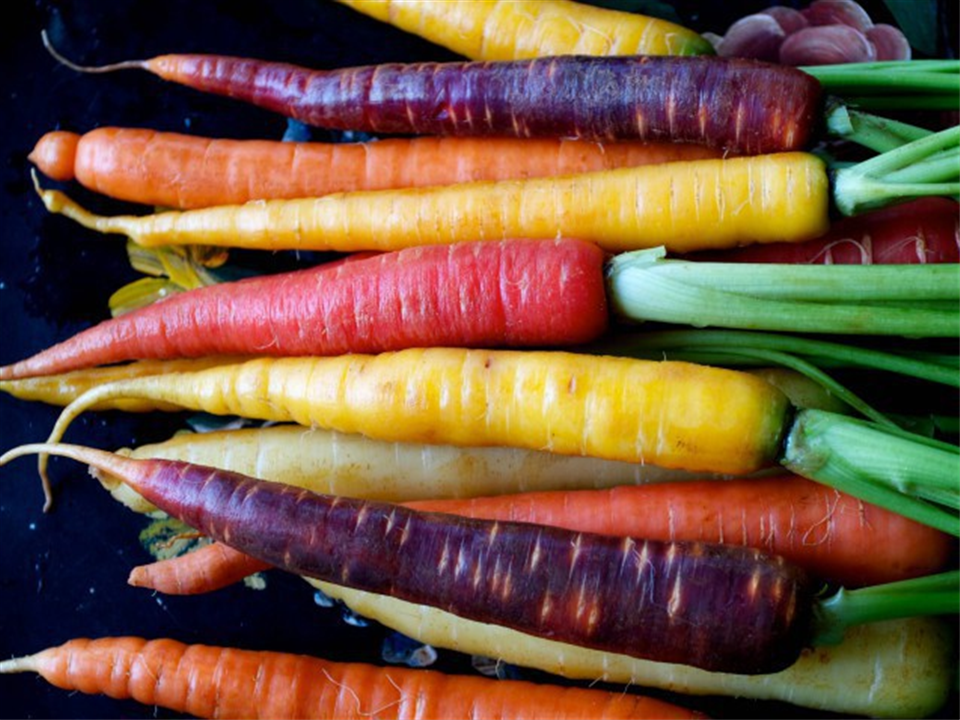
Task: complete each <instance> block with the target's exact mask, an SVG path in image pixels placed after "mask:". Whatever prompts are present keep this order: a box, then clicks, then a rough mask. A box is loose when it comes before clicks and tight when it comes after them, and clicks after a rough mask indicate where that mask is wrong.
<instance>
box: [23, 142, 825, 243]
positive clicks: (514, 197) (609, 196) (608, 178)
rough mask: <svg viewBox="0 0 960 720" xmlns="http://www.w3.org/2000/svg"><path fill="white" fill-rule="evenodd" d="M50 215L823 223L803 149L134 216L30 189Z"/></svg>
mask: <svg viewBox="0 0 960 720" xmlns="http://www.w3.org/2000/svg"><path fill="white" fill-rule="evenodd" d="M38 191H39V192H40V196H41V198H42V200H43V202H44V204H45V205H46V207H47V209H48V210H50V211H51V212H55V213H62V214H64V215H66V216H68V217H70V218H72V219H74V220H75V221H77V222H79V223H80V224H81V225H83V226H85V227H88V228H90V229H93V230H96V231H97V232H102V233H119V234H123V235H126V236H128V237H129V238H130V239H132V240H133V241H134V242H136V243H138V244H140V245H145V246H152V245H170V244H174V245H179V244H204V245H220V246H232V247H246V248H257V249H264V250H278V249H301V250H306V249H310V250H342V251H356V250H389V249H397V248H401V247H408V246H412V245H434V244H448V243H454V242H459V241H464V240H471V241H472V240H504V239H509V238H557V237H575V238H579V239H581V240H586V241H590V242H594V243H597V244H598V245H599V246H600V247H602V248H604V249H606V250H609V251H612V252H619V251H623V250H631V249H637V248H646V247H656V246H660V245H663V246H665V247H666V248H667V249H668V250H670V251H672V252H679V253H683V252H692V251H694V250H705V249H709V248H727V247H733V246H737V245H743V244H748V243H758V242H759V243H765V242H787V241H791V242H795V241H800V240H808V239H812V238H815V237H818V236H820V235H822V234H823V233H825V232H826V231H827V229H828V227H829V216H828V208H829V203H830V183H829V180H828V177H827V173H826V170H825V166H824V164H823V162H822V161H821V160H820V159H819V158H817V157H816V156H814V155H811V154H808V153H781V154H776V155H762V156H758V157H740V158H727V159H706V160H691V161H683V162H674V163H666V164H662V165H647V166H644V167H638V168H620V169H616V170H605V171H598V172H592V173H582V174H576V175H566V176H558V177H550V178H530V179H526V180H501V181H496V182H492V181H478V182H473V183H459V184H454V185H443V186H436V187H428V188H407V189H401V190H372V191H356V192H350V193H343V194H335V195H327V196H325V197H320V198H301V199H295V200H267V201H264V202H258V203H247V204H245V205H227V206H221V207H215V208H205V209H199V210H186V211H180V212H174V211H170V212H161V213H155V214H151V215H146V216H133V215H117V216H97V215H93V214H91V213H89V212H88V211H86V210H84V209H83V208H81V207H80V206H78V205H77V204H76V203H75V202H73V201H72V200H70V199H69V198H68V197H67V196H66V195H64V194H63V193H62V192H59V191H56V190H41V189H40V188H39V187H38Z"/></svg>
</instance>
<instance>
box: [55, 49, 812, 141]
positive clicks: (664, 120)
mask: <svg viewBox="0 0 960 720" xmlns="http://www.w3.org/2000/svg"><path fill="white" fill-rule="evenodd" d="M49 47H50V46H49V43H48V48H49ZM50 50H51V52H53V53H54V54H55V55H56V53H55V51H54V50H53V48H50ZM56 57H58V59H59V60H60V61H61V62H63V63H65V64H67V65H69V66H70V67H73V68H74V69H77V70H82V71H92V72H104V71H112V70H118V69H141V70H146V71H148V72H152V73H154V74H156V75H158V76H159V77H162V78H164V79H165V80H169V81H172V82H177V83H181V84H183V85H187V86H190V87H193V88H196V89H198V90H201V91H203V92H208V93H215V94H220V95H226V96H229V97H233V98H236V99H239V100H242V101H245V102H249V103H253V104H255V105H258V106H260V107H263V108H266V109H268V110H272V111H275V112H278V113H281V114H284V115H287V116H289V117H292V118H296V119H297V120H300V121H302V122H305V123H308V124H310V125H317V126H321V127H327V128H335V129H350V130H363V131H367V132H373V133H386V134H422V135H510V136H517V137H537V136H541V137H578V138H587V139H595V140H612V139H640V140H672V141H676V142H691V143H697V144H703V145H709V146H712V147H720V148H724V149H727V150H729V151H731V152H735V153H744V154H756V153H767V152H777V151H783V150H796V149H799V148H801V147H803V146H804V145H805V144H806V142H807V140H808V139H809V138H810V136H811V134H812V131H813V125H814V120H815V117H816V116H817V114H818V112H819V110H820V106H819V103H820V94H821V91H820V83H819V82H818V81H817V80H815V79H814V78H813V77H811V76H810V75H808V74H806V73H804V72H801V71H799V70H796V69H795V68H789V67H785V66H781V65H774V64H766V63H760V62H757V61H752V60H742V59H737V58H716V57H652V56H635V55H634V56H618V57H587V56H575V55H570V56H561V57H548V58H536V59H533V60H518V61H502V62H448V63H414V64H406V65H404V64H399V63H394V64H384V65H377V66H365V67H355V68H347V69H338V70H310V69H307V68H303V67H299V66H296V65H289V64H285V63H277V62H267V61H263V60H255V59H247V58H238V57H226V56H220V55H162V56H159V57H155V58H152V59H149V60H144V61H130V62H122V63H117V64H114V65H107V66H102V67H98V68H90V67H86V68H85V67H81V66H78V65H75V64H73V63H70V62H69V61H67V60H65V59H64V58H62V57H60V56H59V55H56Z"/></svg>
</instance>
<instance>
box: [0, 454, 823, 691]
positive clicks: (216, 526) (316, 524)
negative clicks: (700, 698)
mask: <svg viewBox="0 0 960 720" xmlns="http://www.w3.org/2000/svg"><path fill="white" fill-rule="evenodd" d="M36 452H44V453H46V452H50V453H53V454H57V455H63V456H66V457H71V458H73V459H75V460H78V461H80V462H84V463H88V464H90V465H92V466H94V467H95V468H96V469H97V470H98V471H105V472H109V473H110V474H111V475H114V476H116V477H118V478H121V479H122V480H123V481H124V482H126V483H128V484H129V485H130V486H131V487H132V488H134V489H135V490H137V491H138V492H139V493H141V494H142V495H143V496H144V497H145V498H147V499H148V500H149V501H150V502H152V503H154V504H155V505H156V506H157V507H158V508H160V509H162V510H164V511H166V512H167V513H169V514H170V515H172V516H174V517H177V518H179V519H180V520H182V521H183V522H185V523H187V524H188V525H190V526H192V527H194V528H195V529H197V530H198V531H199V532H202V533H203V534H205V535H207V536H209V537H211V538H213V539H215V540H218V541H220V542H223V543H225V544H227V545H230V546H232V547H234V548H236V549H238V550H241V551H243V552H246V553H248V554H250V555H252V556H254V557H257V558H259V559H261V560H263V561H265V562H268V563H270V564H271V565H275V566H277V567H281V568H283V569H285V570H288V571H291V572H294V573H297V574H299V575H304V576H307V577H312V578H317V579H321V580H326V581H329V582H334V583H337V584H340V585H345V586H349V587H352V588H355V589H361V590H365V591H369V592H374V593H379V594H385V595H392V596H395V597H398V598H401V599H404V600H407V601H410V602H414V603H418V604H424V605H432V606H435V607H439V608H441V609H444V610H446V611H448V612H451V613H453V614H456V615H459V616H462V617H466V618H470V619H473V620H478V621H480V622H488V623H493V624H497V625H504V626H507V627H510V628H513V629H516V630H520V631H523V632H527V633H530V634H532V635H538V636H543V637H548V638H552V639H554V640H558V641H562V642H569V643H572V644H575V645H581V646H586V647H592V648H596V649H601V650H606V651H610V652H616V653H624V654H628V655H633V656H637V657H643V658H648V659H651V660H658V661H663V662H673V663H683V664H688V665H694V666H698V667H702V668H706V669H710V670H722V671H727V672H736V673H765V672H772V671H775V670H779V669H781V668H784V667H786V666H788V665H790V664H791V663H792V662H794V661H795V660H796V658H797V655H798V654H799V653H800V651H801V649H802V648H803V647H804V646H805V645H806V643H807V642H808V641H809V639H810V630H811V621H812V608H813V596H812V592H813V590H814V587H815V586H814V584H813V583H811V582H810V581H809V579H808V576H807V575H806V574H805V573H804V572H803V571H801V570H799V569H797V568H795V567H794V566H792V565H789V564H787V563H786V562H785V561H784V560H782V559H781V558H777V557H773V556H768V555H765V554H763V553H761V552H760V551H757V550H753V549H748V548H743V547H737V546H724V545H714V544H708V543H700V542H658V541H644V540H639V539H632V538H623V537H613V536H604V535H599V534H593V533H579V532H574V531H570V530H564V529H560V528H550V527H546V526H539V525H533V524H528V523H515V522H495V521H488V520H478V519H471V518H463V517H457V516H453V515H447V514H442V513H424V512H418V511H414V510H410V509H408V508H405V507H403V506H399V505H392V504H388V503H380V502H371V501H365V500H357V499H348V498H340V497H335V496H329V495H318V494H314V493H311V492H309V491H305V490H302V489H299V488H293V487H291V486H287V485H281V484H278V483H269V482H265V481H261V480H253V479H251V478H248V477H245V476H243V475H239V474H236V473H231V472H228V471H223V470H217V469H214V468H210V467H203V466H198V465H191V464H188V463H183V462H179V461H173V460H157V459H150V460H135V459H132V458H127V457H122V456H118V455H114V454H111V453H107V452H103V451H100V450H93V449H90V448H83V447H79V446H73V445H54V444H46V445H42V444H37V445H26V446H22V447H20V448H17V449H15V450H12V451H10V452H8V453H7V454H6V455H5V456H4V457H3V458H0V464H2V463H5V462H7V461H9V460H11V459H13V458H15V457H19V456H21V455H25V454H28V453H36ZM278 518H283V519H284V521H283V522H277V519H278Z"/></svg>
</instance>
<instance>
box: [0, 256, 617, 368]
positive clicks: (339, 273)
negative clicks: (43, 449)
mask: <svg viewBox="0 0 960 720" xmlns="http://www.w3.org/2000/svg"><path fill="white" fill-rule="evenodd" d="M603 261H604V255H603V253H602V252H601V251H600V249H599V248H597V247H596V246H595V245H592V244H589V243H585V242H581V241H575V240H557V241H545V242H535V241H514V242H504V243H473V244H457V245H449V246H433V247H421V248H409V249H407V250H401V251H398V252H396V253H391V254H384V255H376V256H373V257H368V258H363V259H359V260H352V261H350V262H342V263H336V264H334V265H332V266H326V265H319V266H317V267H314V268H310V269H306V270H299V271H294V272H291V273H280V274H275V275H267V276H260V277H255V278H249V279H246V280H241V281H238V282H234V283H221V284H217V285H213V286H207V287H201V288H196V289H194V290H188V291H186V292H183V293H178V294H176V295H173V296H171V297H169V298H167V299H165V300H163V301H162V302H159V303H154V304H153V305H149V306H146V307H143V308H140V309H138V310H134V311H132V312H129V313H126V314H124V315H122V316H120V317H117V318H113V319H110V320H106V321H104V322H102V323H100V324H99V325H96V326H94V327H92V328H89V329H87V330H85V331H83V332H81V333H79V334H77V335H75V336H73V337H71V338H69V339H67V340H65V341H63V342H61V343H59V344H57V345H55V346H53V347H51V348H48V349H46V350H44V351H42V352H40V353H38V354H36V355H34V356H33V357H30V358H27V359H26V360H23V361H20V362H18V363H14V364H12V365H8V366H5V367H2V368H0V380H10V379H17V378H24V377H32V376H36V375H47V374H53V373H63V372H66V371H70V370H76V369H79V368H84V367H92V366H96V365H103V364H108V363H116V362H120V361H123V360H133V359H167V358H190V357H202V356H205V355H247V356H254V355H269V356H296V355H338V354H342V353H347V352H382V351H386V350H397V349H401V348H406V347H423V346H431V345H440V346H468V347H470V346H473V347H489V346H512V345H515V346H551V345H558V344H563V345H567V344H577V343H582V342H586V341H589V340H592V339H596V338H597V337H599V335H600V334H601V333H602V332H603V331H604V329H605V328H606V326H607V305H606V289H605V286H604V278H603V270H602V268H603Z"/></svg>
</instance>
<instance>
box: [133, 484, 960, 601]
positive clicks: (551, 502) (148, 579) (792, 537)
mask: <svg viewBox="0 0 960 720" xmlns="http://www.w3.org/2000/svg"><path fill="white" fill-rule="evenodd" d="M404 504H405V505H406V506H407V507H410V508H413V509H415V510H421V511H426V512H442V513H450V514H454V515H461V516H465V517H474V518H483V519H486V520H503V521H510V522H527V523H534V524H537V525H552V526H555V527H562V528H566V529H568V530H575V531H578V532H591V533H603V534H605V535H616V536H620V537H627V536H629V537H642V538H646V539H650V540H663V541H676V540H685V541H691V540H697V541H701V542H710V543H727V544H737V545H745V546H749V547H754V548H757V549H759V550H763V551H765V552H767V553H770V554H772V555H780V556H782V557H783V558H785V559H786V560H788V561H790V562H793V563H795V564H797V565H798V566H800V567H802V568H804V569H806V570H807V571H808V572H810V573H811V574H813V575H815V576H816V577H818V578H821V579H822V580H824V581H827V582H833V583H836V584H837V585H840V586H843V587H846V588H855V587H864V586H868V585H879V584H882V583H887V582H896V581H898V580H906V579H909V578H914V577H921V576H923V575H928V574H932V573H935V572H938V571H940V570H942V569H943V568H946V567H947V566H948V564H949V563H950V562H951V559H953V558H954V557H955V553H956V547H955V544H954V542H953V539H952V538H951V537H950V536H949V535H947V534H946V533H942V532H940V531H938V530H935V529H934V528H931V527H928V526H925V525H921V524H920V523H916V522H914V521H912V520H909V519H907V518H905V517H903V516H902V515H897V514H896V513H893V512H890V511H888V510H884V509H883V508H880V507H877V506H874V505H869V504H867V503H863V502H861V501H859V500H857V499H855V498H853V497H850V496H848V495H845V494H843V493H839V492H837V491H836V490H833V489H832V488H829V487H827V486H824V485H821V484H819V483H815V482H812V481H810V480H807V479H805V478H801V477H797V476H791V475H786V476H778V477H763V478H748V479H733V480H726V481H724V482H715V481H705V482H698V481H690V482H683V483H670V482H666V483H656V484H651V485H643V486H620V487H616V488H611V489H606V490H576V491H569V492H565V491H541V492H529V493H520V494H516V495H497V496H486V497H473V498H449V499H438V500H417V501H411V502H407V503H404ZM268 567H270V566H269V565H267V564H266V563H263V562H260V561H258V560H256V559H255V558H251V557H250V556H248V555H244V554H242V553H239V552H237V551H235V550H231V549H229V548H227V547H225V546H223V545H222V544H220V543H213V544H211V545H209V546H205V547H203V548H198V549H197V550H194V551H192V552H190V553H188V554H186V555H183V556H181V557H176V558H170V559H167V560H161V561H157V562H153V563H150V564H148V565H142V566H139V567H136V568H134V569H133V570H132V571H131V575H130V580H129V582H130V584H131V585H135V586H138V587H147V588H150V589H153V590H156V591H159V592H163V593H166V594H173V595H185V594H199V593H204V592H211V591H213V590H217V589H220V588H222V587H226V586H227V585H229V584H231V583H233V582H236V581H238V580H240V579H242V578H243V577H246V576H247V575H251V574H253V573H255V572H260V571H261V570H265V569H267V568H268Z"/></svg>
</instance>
